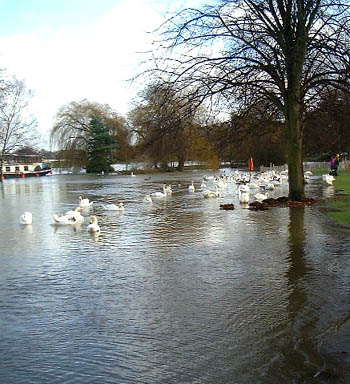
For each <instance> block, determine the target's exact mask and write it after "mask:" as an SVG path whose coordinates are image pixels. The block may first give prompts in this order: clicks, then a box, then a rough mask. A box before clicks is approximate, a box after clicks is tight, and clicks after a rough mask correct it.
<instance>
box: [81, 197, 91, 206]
mask: <svg viewBox="0 0 350 384" xmlns="http://www.w3.org/2000/svg"><path fill="white" fill-rule="evenodd" d="M93 203H94V202H93V201H90V200H89V199H83V198H82V197H81V196H79V207H82V208H83V207H91V206H92V204H93Z"/></svg>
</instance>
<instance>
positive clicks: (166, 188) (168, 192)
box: [165, 185, 173, 195]
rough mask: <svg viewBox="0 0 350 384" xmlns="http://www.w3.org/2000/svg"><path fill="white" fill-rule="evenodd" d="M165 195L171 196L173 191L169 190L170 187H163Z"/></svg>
mask: <svg viewBox="0 0 350 384" xmlns="http://www.w3.org/2000/svg"><path fill="white" fill-rule="evenodd" d="M165 193H166V194H167V195H171V194H172V193H173V190H172V189H171V185H166V186H165Z"/></svg>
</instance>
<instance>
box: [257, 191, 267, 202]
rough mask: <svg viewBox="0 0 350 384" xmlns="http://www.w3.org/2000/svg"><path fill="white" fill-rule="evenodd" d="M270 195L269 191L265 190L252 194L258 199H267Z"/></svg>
mask: <svg viewBox="0 0 350 384" xmlns="http://www.w3.org/2000/svg"><path fill="white" fill-rule="evenodd" d="M269 197H270V195H269V193H268V192H266V193H261V192H258V193H256V194H255V195H254V198H255V199H256V200H258V201H263V200H265V199H268V198H269Z"/></svg>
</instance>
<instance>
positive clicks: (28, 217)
mask: <svg viewBox="0 0 350 384" xmlns="http://www.w3.org/2000/svg"><path fill="white" fill-rule="evenodd" d="M19 221H20V223H21V224H23V225H28V224H32V223H33V215H32V214H31V213H30V212H24V213H23V214H22V215H21V217H20V218H19Z"/></svg>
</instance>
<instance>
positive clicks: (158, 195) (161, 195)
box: [152, 184, 167, 198]
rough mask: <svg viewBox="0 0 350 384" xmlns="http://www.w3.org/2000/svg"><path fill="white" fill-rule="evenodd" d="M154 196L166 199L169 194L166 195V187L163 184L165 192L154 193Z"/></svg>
mask: <svg viewBox="0 0 350 384" xmlns="http://www.w3.org/2000/svg"><path fill="white" fill-rule="evenodd" d="M152 196H153V197H157V198H162V197H166V196H167V193H166V185H165V184H163V192H160V191H157V192H153V193H152Z"/></svg>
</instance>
